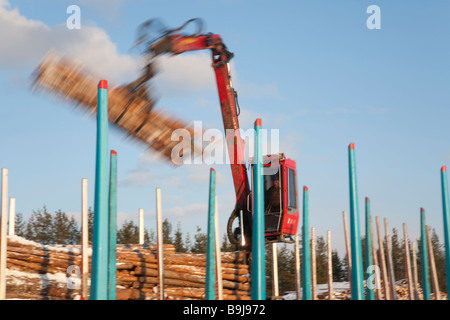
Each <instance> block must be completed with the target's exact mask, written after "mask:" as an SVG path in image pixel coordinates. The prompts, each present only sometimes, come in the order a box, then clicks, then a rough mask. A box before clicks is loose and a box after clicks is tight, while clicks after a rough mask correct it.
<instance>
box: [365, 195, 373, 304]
mask: <svg viewBox="0 0 450 320" xmlns="http://www.w3.org/2000/svg"><path fill="white" fill-rule="evenodd" d="M365 204H366V300H375V288H374V287H373V286H372V285H369V279H370V278H371V277H372V274H370V273H369V272H367V269H368V268H369V267H370V266H373V257H372V226H371V218H370V199H369V198H368V197H366V203H365Z"/></svg>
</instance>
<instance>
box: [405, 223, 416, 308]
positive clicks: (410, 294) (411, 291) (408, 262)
mask: <svg viewBox="0 0 450 320" xmlns="http://www.w3.org/2000/svg"><path fill="white" fill-rule="evenodd" d="M403 242H404V246H405V268H406V274H407V278H408V299H409V300H414V289H413V277H412V272H411V258H410V253H409V243H408V232H407V231H406V223H403Z"/></svg>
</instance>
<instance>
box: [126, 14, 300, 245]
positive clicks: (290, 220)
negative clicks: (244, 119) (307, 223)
mask: <svg viewBox="0 0 450 320" xmlns="http://www.w3.org/2000/svg"><path fill="white" fill-rule="evenodd" d="M191 23H192V24H196V25H197V29H196V32H194V33H192V34H189V35H186V34H182V33H181V30H183V29H185V28H186V27H187V26H188V25H189V24H191ZM155 29H156V30H155ZM201 30H202V21H201V20H200V19H198V18H195V19H191V20H188V21H187V22H185V23H184V24H183V25H182V26H181V27H179V28H176V29H167V28H164V27H162V28H161V22H160V21H159V20H157V19H152V20H149V21H147V22H145V23H143V24H142V25H141V26H140V28H139V29H138V38H137V42H136V43H135V45H134V46H133V47H141V48H142V49H143V50H142V51H144V52H143V53H144V54H145V55H147V56H148V57H149V63H148V64H147V66H146V68H145V71H144V73H143V74H142V76H141V77H140V78H138V79H137V80H135V81H133V82H132V83H130V84H128V85H127V86H126V87H127V88H128V89H129V90H130V91H132V92H134V93H135V94H137V95H139V96H141V97H143V98H145V99H147V100H148V101H151V99H150V97H149V96H148V93H147V91H146V88H145V84H146V82H147V81H149V80H150V79H151V78H152V77H153V76H154V75H155V68H154V65H153V58H155V57H157V56H158V55H161V54H172V55H178V54H181V53H183V52H187V51H195V50H205V49H210V50H211V53H212V67H213V69H214V72H215V76H216V81H217V89H218V93H219V101H220V109H221V111H222V118H223V125H224V129H225V132H227V133H228V132H233V133H234V135H233V136H232V137H230V136H228V137H226V140H227V148H228V151H229V155H230V163H231V173H232V176H233V182H234V189H235V193H236V204H235V208H234V210H233V212H232V213H231V216H230V218H229V220H228V224H227V234H228V238H229V240H230V242H231V243H232V244H236V245H238V246H241V247H242V248H245V249H247V250H248V249H249V248H251V245H250V244H251V232H252V230H251V228H252V203H251V199H252V197H251V190H250V184H249V178H248V174H247V169H248V168H247V166H246V164H245V161H244V141H243V139H242V138H241V137H240V135H239V121H238V115H239V113H238V109H237V107H238V108H239V105H238V103H237V93H236V91H235V90H234V89H233V87H232V85H231V81H230V80H231V78H230V73H229V65H228V63H229V61H230V59H231V58H232V57H233V53H231V52H230V51H228V49H227V47H226V46H225V44H224V43H223V42H222V38H221V37H220V36H219V35H217V34H211V33H208V34H203V33H202V32H201ZM155 31H156V35H154V34H155ZM152 35H154V36H152ZM230 129H232V130H231V131H230ZM264 163H265V164H264V170H265V172H266V173H265V175H264V188H265V190H266V191H267V192H270V191H273V190H275V191H274V192H272V194H271V195H268V194H267V193H266V198H267V199H266V201H265V202H266V204H265V237H266V241H276V242H288V241H292V236H294V235H295V234H296V232H297V226H298V220H299V204H298V195H297V185H296V178H297V174H296V162H295V161H294V160H292V159H289V158H286V157H285V156H284V154H282V153H281V154H276V155H268V156H265V157H264ZM251 166H252V164H250V167H251ZM251 172H253V170H251ZM277 181H278V182H277ZM272 186H273V187H272ZM270 187H272V188H270ZM269 189H270V190H269ZM269 197H272V198H274V199H275V201H273V202H271V201H269V200H270V199H269ZM236 218H238V219H239V225H238V227H236V228H234V227H235V226H234V224H233V222H234V221H235V220H236ZM242 235H243V237H242Z"/></svg>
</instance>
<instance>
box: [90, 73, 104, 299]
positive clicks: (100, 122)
mask: <svg viewBox="0 0 450 320" xmlns="http://www.w3.org/2000/svg"><path fill="white" fill-rule="evenodd" d="M96 151H97V153H96V165H95V203H94V226H93V229H94V230H93V238H92V268H91V289H90V299H92V300H107V298H108V231H109V230H108V229H109V223H108V220H109V219H108V207H109V204H108V82H107V81H106V80H101V81H100V82H99V85H98V103H97V150H96Z"/></svg>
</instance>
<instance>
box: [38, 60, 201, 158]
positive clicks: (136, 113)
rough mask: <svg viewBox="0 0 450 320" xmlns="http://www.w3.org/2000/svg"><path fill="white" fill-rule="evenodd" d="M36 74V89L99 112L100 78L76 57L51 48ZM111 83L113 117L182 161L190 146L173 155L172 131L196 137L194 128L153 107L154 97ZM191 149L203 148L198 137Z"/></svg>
mask: <svg viewBox="0 0 450 320" xmlns="http://www.w3.org/2000/svg"><path fill="white" fill-rule="evenodd" d="M33 77H34V79H33V88H34V90H35V91H37V90H45V91H49V92H51V93H54V94H56V95H57V96H58V97H60V98H62V99H64V100H68V101H70V102H73V103H75V104H76V105H78V106H81V107H83V108H84V109H85V110H87V111H88V112H90V113H95V114H96V113H97V86H98V83H99V80H100V78H98V77H95V76H93V75H91V73H89V72H87V71H86V70H85V69H84V68H83V66H82V65H81V64H80V63H78V62H77V61H75V60H74V59H71V58H69V57H68V56H65V57H60V56H59V55H58V54H57V53H56V52H51V53H49V54H48V55H47V57H46V58H45V59H44V60H43V61H42V62H41V64H40V65H39V66H38V68H37V69H36V70H35V72H34V75H33ZM108 86H109V88H110V89H109V90H108V119H109V121H110V122H111V123H113V124H114V125H116V126H117V127H118V128H120V129H122V130H123V131H125V132H126V133H128V135H129V136H131V137H132V138H134V139H136V140H138V141H141V142H143V143H144V144H146V145H148V146H150V147H151V148H152V149H154V150H155V151H157V152H158V153H159V154H161V155H162V156H163V157H164V158H165V159H166V160H168V161H169V162H171V163H173V164H175V165H180V164H182V161H181V156H183V154H182V152H183V151H184V152H185V151H187V150H186V149H184V150H177V149H175V151H174V152H176V156H175V157H172V150H174V149H173V148H174V147H175V146H177V145H178V144H179V138H178V137H177V138H176V139H174V141H172V133H173V132H174V131H175V130H177V129H183V132H189V134H190V136H191V137H193V136H194V130H193V128H192V127H191V126H188V125H187V124H185V123H184V122H183V121H181V120H177V119H176V118H175V117H174V116H172V115H170V116H169V115H167V114H164V113H163V112H161V111H160V110H158V111H157V110H155V109H156V108H153V109H152V107H153V104H154V103H153V102H152V101H151V100H150V99H146V98H144V97H143V96H137V95H132V94H131V92H130V90H129V89H127V88H126V87H120V86H114V85H112V86H111V83H109V85H108ZM186 130H187V131H186ZM200 148H202V147H200ZM190 151H191V152H193V154H194V156H197V155H201V154H202V152H203V150H199V147H197V145H194V139H192V143H191V149H190Z"/></svg>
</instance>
